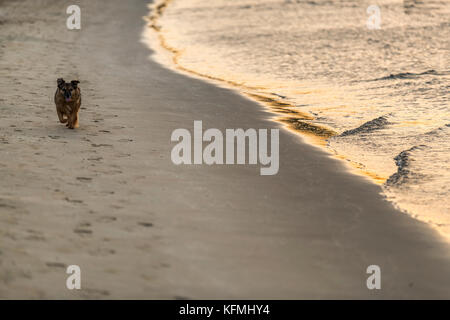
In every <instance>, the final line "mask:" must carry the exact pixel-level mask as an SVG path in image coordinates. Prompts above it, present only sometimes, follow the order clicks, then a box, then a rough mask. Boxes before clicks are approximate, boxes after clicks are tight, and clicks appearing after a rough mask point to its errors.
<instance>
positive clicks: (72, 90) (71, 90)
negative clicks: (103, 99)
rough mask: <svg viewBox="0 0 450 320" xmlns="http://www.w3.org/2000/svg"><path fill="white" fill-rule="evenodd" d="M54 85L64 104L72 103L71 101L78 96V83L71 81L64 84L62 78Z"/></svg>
mask: <svg viewBox="0 0 450 320" xmlns="http://www.w3.org/2000/svg"><path fill="white" fill-rule="evenodd" d="M56 83H57V84H58V89H59V90H60V92H61V94H62V95H63V96H64V99H65V100H66V102H70V101H72V99H73V98H75V96H76V95H78V91H79V90H78V84H79V83H80V81H78V80H72V81H71V82H65V81H64V79H63V78H59V79H58V80H56Z"/></svg>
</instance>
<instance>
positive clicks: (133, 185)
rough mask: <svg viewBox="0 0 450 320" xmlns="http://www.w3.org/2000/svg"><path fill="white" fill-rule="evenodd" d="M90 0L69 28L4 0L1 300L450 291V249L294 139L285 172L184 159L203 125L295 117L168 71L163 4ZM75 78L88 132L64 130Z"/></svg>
mask: <svg viewBox="0 0 450 320" xmlns="http://www.w3.org/2000/svg"><path fill="white" fill-rule="evenodd" d="M80 3H81V4H80V6H81V10H82V29H81V30H80V31H69V30H67V29H66V27H65V20H66V17H67V15H66V14H65V9H66V7H65V5H63V4H62V3H61V2H59V1H56V0H40V1H31V0H29V1H5V0H3V1H1V0H0V112H1V115H0V177H1V180H0V298H26V299H28V298H45V299H55V298H76V299H79V298H91V299H96V298H138V299H145V298H167V299H174V298H288V299H294V298H314V299H315V298H450V277H449V276H448V273H449V270H450V259H449V257H450V256H449V252H450V247H449V246H448V244H446V243H445V242H444V240H443V239H442V238H440V237H439V235H438V234H437V233H436V232H434V231H433V230H432V229H430V228H429V227H428V226H427V225H425V224H423V223H420V222H417V221H415V220H414V219H412V218H410V217H409V216H407V215H405V214H402V213H400V212H398V211H396V210H395V209H394V208H393V207H392V206H391V205H390V204H389V203H388V202H386V201H385V200H383V199H382V197H381V196H380V195H379V192H380V189H379V187H378V186H376V185H374V184H372V183H370V182H368V181H366V180H364V179H363V178H361V177H358V176H355V175H351V174H349V173H348V172H346V170H345V168H344V166H343V165H342V163H341V162H339V161H338V160H334V159H330V158H329V157H328V156H327V154H325V153H324V152H322V151H320V150H318V149H317V148H315V147H311V146H310V145H307V144H305V143H304V142H302V140H301V139H300V138H299V137H298V136H296V135H294V134H292V133H290V132H288V131H286V130H281V131H280V145H281V146H280V162H281V163H280V171H279V173H278V175H276V176H260V175H259V166H237V165H235V166H212V167H209V166H206V165H204V166H175V165H173V164H172V162H171V160H170V151H171V148H172V147H173V144H171V143H170V135H171V132H172V131H173V130H174V129H176V128H188V129H191V128H192V125H193V121H194V120H202V121H203V124H204V127H207V128H219V129H221V130H223V129H225V128H239V127H243V128H274V127H277V126H278V124H276V123H274V122H271V121H269V120H268V118H269V114H267V113H266V112H265V111H264V110H263V108H261V106H260V105H258V104H256V103H254V102H252V101H250V100H248V99H246V98H243V97H242V96H240V95H239V94H237V93H235V92H233V91H231V90H228V89H224V88H219V87H217V86H214V85H212V84H209V83H207V82H204V81H201V80H198V79H192V78H189V77H186V76H184V75H180V74H177V73H174V72H172V71H169V70H167V69H165V68H163V67H162V66H160V65H158V64H156V63H154V62H152V61H151V60H150V59H149V54H150V53H151V52H150V51H149V49H148V48H146V47H145V45H143V44H142V43H140V35H141V32H142V29H143V27H144V25H145V22H144V20H143V19H142V17H143V16H145V15H147V6H146V1H143V0H136V1H119V0H111V1H108V2H107V4H106V2H100V1H80ZM58 77H64V78H65V79H66V80H72V79H75V78H78V79H80V81H81V84H80V86H81V90H82V94H83V104H82V108H83V109H82V110H81V120H80V128H79V129H77V130H68V129H66V128H65V126H64V125H61V124H59V123H58V122H57V116H56V112H55V107H54V104H53V94H54V90H55V86H56V78H58ZM72 264H76V265H79V266H80V267H81V270H82V282H81V286H82V289H81V290H73V291H70V290H68V289H66V287H65V281H66V277H67V275H66V273H65V268H66V266H68V265H72ZM371 264H377V265H379V266H380V267H381V271H382V290H378V291H377V290H375V291H369V290H368V289H367V288H366V278H367V276H368V275H367V274H366V268H367V266H368V265H371Z"/></svg>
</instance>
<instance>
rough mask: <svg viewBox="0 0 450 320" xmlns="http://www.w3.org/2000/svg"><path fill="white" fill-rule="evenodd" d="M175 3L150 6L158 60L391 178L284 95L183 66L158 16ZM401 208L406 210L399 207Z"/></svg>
mask: <svg viewBox="0 0 450 320" xmlns="http://www.w3.org/2000/svg"><path fill="white" fill-rule="evenodd" d="M171 2H172V0H156V1H155V3H152V4H149V6H148V7H149V10H150V11H149V14H148V16H147V17H146V20H147V21H148V22H149V24H148V29H149V30H153V32H154V33H155V34H156V35H157V37H154V36H152V32H151V31H149V30H144V31H143V36H142V38H143V41H144V42H145V43H147V45H148V46H149V47H152V48H154V47H156V48H155V49H156V50H155V54H154V55H155V56H154V57H153V58H154V59H156V60H157V62H160V63H161V64H163V65H165V66H167V67H169V68H170V69H171V70H175V71H178V72H181V73H183V74H186V75H189V76H192V77H194V78H198V79H207V80H209V81H211V82H212V83H214V84H216V85H219V86H223V87H225V88H229V89H232V90H235V91H236V92H238V93H239V94H241V95H242V96H244V97H246V98H248V99H250V100H252V101H255V102H257V103H258V104H260V105H262V106H263V107H264V108H265V109H266V110H267V111H268V112H270V113H271V114H273V116H272V117H271V120H272V121H275V122H277V123H281V124H282V125H283V127H284V128H285V129H286V130H289V131H291V132H293V133H295V134H296V135H298V136H299V137H300V138H302V139H304V140H305V141H306V142H308V143H309V144H311V145H313V146H315V147H318V148H320V149H322V150H324V151H326V152H327V153H328V154H329V155H330V156H331V157H333V158H335V159H339V160H340V161H343V162H344V163H345V167H346V168H347V170H348V171H349V172H351V173H352V174H355V175H358V176H362V177H364V178H367V179H368V180H369V181H371V182H373V183H375V184H377V185H382V184H384V183H385V182H386V181H387V180H388V178H389V177H386V176H381V175H379V174H377V173H376V172H372V171H369V170H367V169H365V168H364V167H363V165H361V164H360V163H358V162H356V161H353V160H351V159H350V158H348V157H346V156H345V155H342V154H338V153H337V152H336V151H335V150H333V149H331V148H329V147H328V140H327V139H329V138H331V137H333V136H336V135H338V132H336V131H335V130H333V129H332V128H330V127H327V126H323V125H318V124H315V123H309V122H304V121H302V120H314V119H315V117H314V116H313V115H311V114H310V113H307V112H301V111H297V110H293V109H294V108H295V106H294V105H292V104H291V103H289V102H287V101H285V100H283V98H282V97H280V96H279V95H277V94H276V93H271V94H268V93H263V92H257V91H255V90H257V89H259V87H257V86H248V85H246V84H242V83H237V82H235V81H231V80H227V79H222V78H218V77H214V76H210V75H207V74H203V73H199V72H197V71H195V70H192V69H189V68H186V67H184V66H182V65H181V64H180V63H179V62H178V59H179V57H180V56H181V54H182V52H181V51H180V50H178V49H176V48H174V47H172V46H170V45H169V44H167V41H166V39H165V38H164V37H163V35H162V33H161V26H159V25H158V19H159V18H160V17H161V16H162V15H163V14H164V11H165V9H166V8H167V6H168V5H170V3H171ZM154 13H155V14H154ZM161 51H165V52H166V53H169V54H170V57H169V58H168V57H164V56H163V55H164V53H163V52H161ZM156 56H157V57H156ZM252 90H253V92H252ZM399 210H402V209H400V208H399ZM405 213H406V211H405ZM408 214H409V213H408Z"/></svg>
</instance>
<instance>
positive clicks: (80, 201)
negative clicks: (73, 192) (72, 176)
mask: <svg viewBox="0 0 450 320" xmlns="http://www.w3.org/2000/svg"><path fill="white" fill-rule="evenodd" d="M64 200H66V201H67V202H71V203H83V200H76V199H70V198H69V197H65V198H64Z"/></svg>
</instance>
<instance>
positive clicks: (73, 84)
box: [70, 80, 80, 89]
mask: <svg viewBox="0 0 450 320" xmlns="http://www.w3.org/2000/svg"><path fill="white" fill-rule="evenodd" d="M70 83H71V84H72V87H74V89H76V88H77V87H78V84H79V83H80V81H78V80H72V81H71V82H70Z"/></svg>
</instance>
